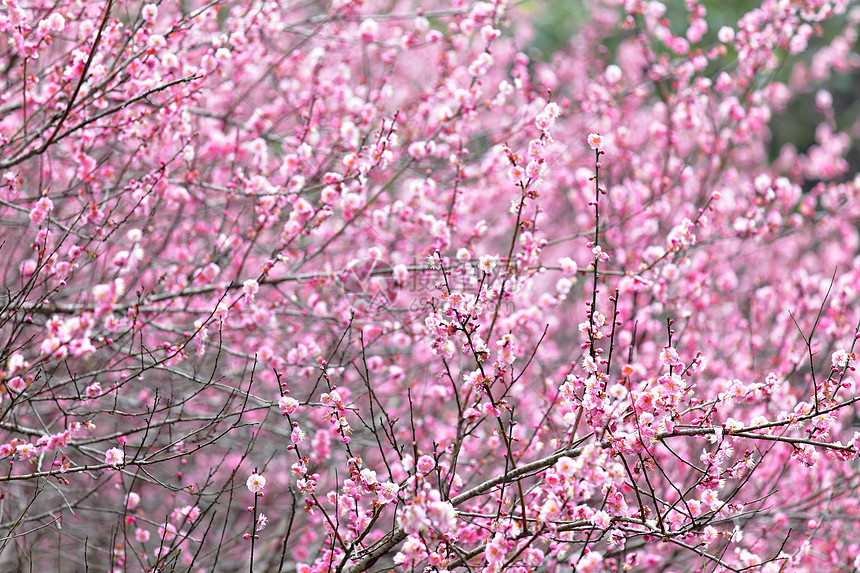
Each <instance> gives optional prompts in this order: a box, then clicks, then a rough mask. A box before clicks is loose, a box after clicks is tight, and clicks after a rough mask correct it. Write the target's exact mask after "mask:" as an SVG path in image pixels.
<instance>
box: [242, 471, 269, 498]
mask: <svg viewBox="0 0 860 573" xmlns="http://www.w3.org/2000/svg"><path fill="white" fill-rule="evenodd" d="M245 485H247V486H248V490H249V491H250V492H251V493H260V492H261V491H263V488H264V487H266V478H265V477H263V476H262V475H260V474H257V473H253V474H251V475H250V476H248V479H247V481H246V482H245Z"/></svg>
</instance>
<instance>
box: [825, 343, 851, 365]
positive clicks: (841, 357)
mask: <svg viewBox="0 0 860 573" xmlns="http://www.w3.org/2000/svg"><path fill="white" fill-rule="evenodd" d="M852 358H853V357H852V356H851V355H850V354H848V352H846V351H845V349H844V348H840V349H839V350H837V351H836V352H834V353H833V355H832V356H831V357H830V362H831V364H833V368H845V367H846V366H848V361H849V360H850V359H852Z"/></svg>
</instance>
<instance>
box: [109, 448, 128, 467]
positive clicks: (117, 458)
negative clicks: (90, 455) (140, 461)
mask: <svg viewBox="0 0 860 573" xmlns="http://www.w3.org/2000/svg"><path fill="white" fill-rule="evenodd" d="M124 458H125V454H124V453H123V451H122V450H121V449H119V448H111V449H109V450H108V451H106V452H105V463H106V464H108V465H109V466H119V465H120V464H122V462H123V459H124Z"/></svg>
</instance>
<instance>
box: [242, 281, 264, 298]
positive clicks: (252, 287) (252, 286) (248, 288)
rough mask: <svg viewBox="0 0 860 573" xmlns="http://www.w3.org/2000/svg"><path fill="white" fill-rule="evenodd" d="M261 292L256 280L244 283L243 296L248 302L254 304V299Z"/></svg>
mask: <svg viewBox="0 0 860 573" xmlns="http://www.w3.org/2000/svg"><path fill="white" fill-rule="evenodd" d="M259 290H260V284H259V283H258V282H257V281H256V279H248V280H246V281H245V282H244V283H242V294H243V295H245V300H246V301H247V302H253V300H254V297H255V296H256V294H257V293H258V292H259Z"/></svg>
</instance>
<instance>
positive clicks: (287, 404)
mask: <svg viewBox="0 0 860 573" xmlns="http://www.w3.org/2000/svg"><path fill="white" fill-rule="evenodd" d="M278 407H279V408H280V409H281V411H282V412H283V413H284V416H286V415H287V414H292V413H294V412H295V411H296V410H298V408H299V401H298V400H296V399H295V398H291V397H289V396H281V397H280V398H278Z"/></svg>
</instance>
